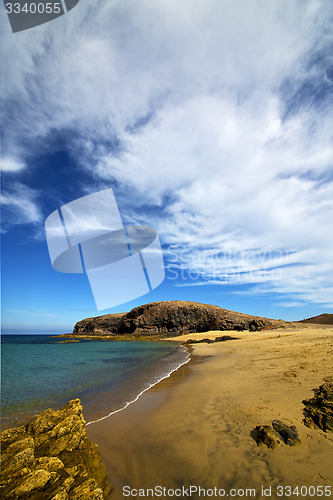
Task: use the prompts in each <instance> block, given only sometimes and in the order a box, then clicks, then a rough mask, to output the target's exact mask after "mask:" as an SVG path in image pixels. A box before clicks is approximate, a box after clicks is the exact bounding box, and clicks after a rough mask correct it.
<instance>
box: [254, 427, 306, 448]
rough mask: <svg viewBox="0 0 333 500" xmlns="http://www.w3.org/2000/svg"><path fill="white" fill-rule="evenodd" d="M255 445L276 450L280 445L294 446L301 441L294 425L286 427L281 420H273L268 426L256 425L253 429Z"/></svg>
mask: <svg viewBox="0 0 333 500" xmlns="http://www.w3.org/2000/svg"><path fill="white" fill-rule="evenodd" d="M253 437H254V438H255V440H256V442H257V445H258V446H259V445H266V446H267V447H268V448H277V447H278V446H281V445H282V444H287V445H289V446H295V445H297V444H301V443H302V441H301V439H300V437H299V435H298V433H297V429H296V427H295V426H294V425H291V426H289V425H287V424H284V423H283V422H281V420H273V421H272V427H271V426H270V425H258V426H257V427H256V428H255V429H254V436H253Z"/></svg>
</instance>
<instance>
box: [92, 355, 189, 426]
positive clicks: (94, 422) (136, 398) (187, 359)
mask: <svg viewBox="0 0 333 500" xmlns="http://www.w3.org/2000/svg"><path fill="white" fill-rule="evenodd" d="M183 347H184V349H185V350H186V351H187V358H186V359H185V361H184V362H183V363H181V364H180V365H179V366H177V367H176V368H174V369H173V370H171V371H170V372H169V373H168V374H167V375H164V376H163V377H161V378H160V379H159V380H157V381H156V382H153V383H152V384H150V385H149V387H146V388H145V389H143V390H142V391H141V392H139V394H138V395H137V396H136V397H135V398H134V399H133V400H132V401H128V402H126V403H125V405H124V406H122V407H121V408H118V409H117V410H114V411H112V412H110V413H109V414H108V415H105V416H104V417H101V418H98V419H96V420H92V421H91V422H87V423H86V426H87V425H91V424H96V423H97V422H101V421H102V420H105V419H107V418H109V417H111V416H112V415H114V414H115V413H119V412H121V411H123V410H126V408H128V407H129V406H130V405H131V404H133V403H135V402H136V401H138V399H139V398H140V397H141V396H142V395H143V394H144V393H145V392H147V391H149V390H150V389H152V388H153V387H155V386H156V385H158V384H160V383H161V382H162V381H163V380H165V379H167V378H169V377H171V376H172V374H173V373H174V372H176V371H177V370H179V369H180V368H181V367H182V366H184V365H186V364H187V363H189V362H190V361H191V352H190V349H189V347H185V346H183Z"/></svg>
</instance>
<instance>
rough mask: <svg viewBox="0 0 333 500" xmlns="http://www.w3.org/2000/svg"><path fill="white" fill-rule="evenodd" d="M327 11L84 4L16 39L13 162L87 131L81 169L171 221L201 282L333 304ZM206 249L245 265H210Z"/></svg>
mask: <svg viewBox="0 0 333 500" xmlns="http://www.w3.org/2000/svg"><path fill="white" fill-rule="evenodd" d="M329 7H330V4H329V3H328V2H327V1H326V0H315V1H312V2H310V3H307V4H306V5H305V4H304V2H303V1H295V2H290V1H289V0H276V1H272V2H266V1H259V2H254V1H249V0H237V1H234V0H233V1H231V0H226V1H224V2H221V1H219V0H207V1H204V2H203V1H201V0H200V1H195V0H194V1H193V0H185V1H183V2H181V3H179V2H176V1H173V0H171V1H170V0H168V1H160V2H151V1H150V0H143V1H142V2H137V3H135V4H134V3H132V2H124V1H123V0H121V1H120V0H113V1H110V0H108V1H99V2H97V1H95V0H92V1H91V2H90V3H89V5H87V3H84V2H80V3H79V5H78V6H77V7H76V8H75V9H73V11H72V12H71V13H70V14H68V15H66V16H63V18H59V19H58V20H56V21H53V22H52V30H51V29H50V30H49V31H48V30H45V29H39V28H36V29H34V30H30V31H27V32H25V33H22V34H20V36H15V37H11V38H10V40H9V39H8V44H7V45H8V47H7V49H6V58H5V66H4V71H5V72H6V76H7V78H6V83H5V87H4V97H5V99H6V100H7V101H6V102H7V103H8V110H9V111H7V114H6V118H7V121H8V122H7V123H8V127H7V136H6V141H5V149H6V154H7V153H8V155H11V154H13V151H15V152H17V151H18V152H19V153H20V154H22V148H23V146H22V144H23V143H22V142H21V139H22V138H23V139H24V141H25V142H24V143H25V144H26V142H27V141H29V143H30V147H31V148H32V149H35V150H39V148H42V147H43V141H46V143H47V140H48V137H49V136H50V134H52V132H53V131H69V132H71V131H72V132H73V131H74V132H75V139H73V140H72V142H71V143H70V148H71V152H72V154H73V155H75V157H76V158H77V159H80V160H78V161H81V162H82V168H84V169H86V170H87V171H88V172H90V173H92V174H93V175H94V177H95V179H96V186H97V185H98V184H99V183H103V182H104V183H106V185H107V183H108V182H109V181H111V180H113V179H115V180H116V181H117V182H118V183H119V184H120V185H121V186H123V188H124V192H129V193H131V196H128V199H127V200H126V205H124V206H125V208H126V207H127V209H128V215H129V216H130V215H131V214H133V212H132V211H134V216H133V217H134V218H135V217H138V216H137V215H135V210H138V209H139V207H141V206H143V205H147V206H149V205H153V204H154V205H159V206H160V207H163V211H162V212H160V213H161V215H158V216H157V215H155V216H152V215H151V216H150V217H148V220H147V222H149V223H150V224H152V225H155V227H156V228H157V229H158V230H159V232H160V234H161V236H162V240H163V241H164V242H165V243H169V244H173V252H177V254H178V255H179V254H180V253H181V252H182V251H184V249H185V250H188V257H187V261H186V262H185V263H183V264H182V265H183V266H185V267H186V268H187V269H188V270H191V269H192V270H199V272H200V273H201V274H202V276H204V277H205V279H207V280H208V279H209V280H211V282H212V281H214V275H215V274H216V273H222V274H223V272H224V271H225V272H226V273H227V274H228V276H229V275H230V272H232V273H234V274H235V269H238V271H237V273H238V274H237V273H236V275H237V276H238V278H237V279H242V280H243V282H244V283H261V284H264V285H265V287H266V288H265V290H270V291H276V292H278V293H292V294H294V295H295V296H296V297H298V299H301V300H310V301H314V302H320V301H322V302H328V303H332V302H333V294H332V289H331V286H330V283H332V282H333V264H332V262H333V259H332V248H333V246H332V244H333V236H332V233H333V231H332V230H331V228H332V216H333V206H332V199H333V180H332V179H333V149H332V130H333V118H332V113H331V109H330V106H329V105H327V103H329V104H332V101H328V100H327V101H325V97H324V94H325V92H326V94H325V95H326V96H328V95H329V89H330V90H332V80H331V79H330V78H329V77H328V76H327V75H329V74H331V73H330V71H332V59H331V55H330V51H329V46H330V43H331V42H332V30H331V29H330V22H331V20H330V15H329V12H330V11H331V9H330V8H329ZM50 26H51V24H50ZM14 60H15V64H14V63H13V61H14ZM326 99H329V97H326ZM12 102H16V103H18V106H17V107H15V106H14V108H12V107H11V106H10V105H11V103H12ZM325 102H326V105H324V104H325ZM323 103H324V104H323ZM6 109H7V108H6ZM11 113H12V114H11ZM18 138H19V139H18ZM92 189H93V186H92ZM14 199H15V198H12V206H16V207H18V204H17V203H16V205H15V203H14V201H13V200H14ZM30 201H31V203H32V205H31V207H30V208H31V209H30V213H31V217H30V219H31V220H34V217H35V220H38V217H39V215H38V208H37V207H36V206H35V205H34V202H33V200H32V199H31V198H30ZM34 210H35V212H34ZM28 213H29V210H28ZM34 214H35V215H34ZM205 250H207V251H211V252H212V253H215V254H218V253H219V252H220V254H221V252H223V251H224V252H226V253H228V252H229V254H230V253H232V254H233V255H234V256H237V257H235V258H234V260H233V261H232V262H230V261H229V262H226V261H225V259H220V261H219V262H212V260H210V259H206V260H205V259H202V258H201V260H200V259H199V262H198V258H197V255H198V254H197V251H200V252H201V253H202V254H203V255H206V254H205ZM274 251H275V252H279V251H281V252H282V255H281V256H280V257H279V258H277V257H275V256H274V255H275V254H274ZM250 252H257V254H258V255H262V254H265V253H266V254H267V253H269V252H270V257H268V258H265V259H264V260H263V261H262V260H260V258H259V259H254V260H253V261H249V259H248V258H247V256H248V255H249V254H250ZM272 255H273V257H272ZM290 255H292V256H293V259H295V262H294V264H297V265H294V266H290V265H287V264H288V263H289V262H288V259H290ZM276 269H277V270H278V275H279V278H278V279H277V273H276V272H275V270H276ZM260 272H261V274H259V273H260ZM274 273H275V274H274ZM236 275H235V276H236ZM228 279H229V282H232V280H230V278H228ZM215 281H216V280H215ZM217 282H219V281H218V280H217ZM235 282H236V281H235ZM261 286H262V285H261ZM258 291H259V289H258Z"/></svg>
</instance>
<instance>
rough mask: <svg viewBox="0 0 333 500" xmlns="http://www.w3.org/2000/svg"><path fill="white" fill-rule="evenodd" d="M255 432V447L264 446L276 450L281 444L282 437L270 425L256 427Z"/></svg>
mask: <svg viewBox="0 0 333 500" xmlns="http://www.w3.org/2000/svg"><path fill="white" fill-rule="evenodd" d="M256 431H257V437H256V441H257V445H258V446H259V445H261V444H264V445H266V446H267V447H268V448H277V447H278V446H281V444H283V439H282V436H281V435H280V434H279V433H278V432H277V431H276V430H275V429H273V427H271V426H270V425H258V426H257V427H256Z"/></svg>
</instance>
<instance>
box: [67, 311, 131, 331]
mask: <svg viewBox="0 0 333 500" xmlns="http://www.w3.org/2000/svg"><path fill="white" fill-rule="evenodd" d="M125 314H126V313H121V314H104V316H96V317H95V318H86V319H83V320H81V321H78V322H77V323H76V325H75V326H74V330H73V333H78V334H80V333H82V334H88V335H92V334H97V335H105V334H112V333H118V330H119V328H120V325H121V322H122V319H123V316H125Z"/></svg>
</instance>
